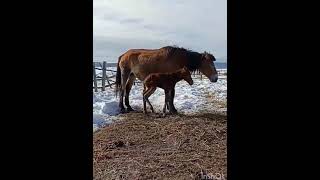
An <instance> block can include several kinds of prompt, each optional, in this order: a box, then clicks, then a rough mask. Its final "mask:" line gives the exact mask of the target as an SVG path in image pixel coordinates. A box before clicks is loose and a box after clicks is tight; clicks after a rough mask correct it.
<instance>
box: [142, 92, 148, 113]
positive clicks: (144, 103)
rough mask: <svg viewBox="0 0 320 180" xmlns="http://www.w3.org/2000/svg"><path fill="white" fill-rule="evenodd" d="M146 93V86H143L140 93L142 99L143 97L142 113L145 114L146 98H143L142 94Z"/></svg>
mask: <svg viewBox="0 0 320 180" xmlns="http://www.w3.org/2000/svg"><path fill="white" fill-rule="evenodd" d="M145 93H146V87H145V86H143V93H142V99H143V113H144V114H147V107H146V100H145V99H144V94H145Z"/></svg>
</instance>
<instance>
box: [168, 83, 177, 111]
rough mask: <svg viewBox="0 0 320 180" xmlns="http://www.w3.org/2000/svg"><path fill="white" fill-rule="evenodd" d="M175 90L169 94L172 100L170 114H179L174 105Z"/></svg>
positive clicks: (170, 100) (170, 101)
mask: <svg viewBox="0 0 320 180" xmlns="http://www.w3.org/2000/svg"><path fill="white" fill-rule="evenodd" d="M174 89H175V88H172V89H171V90H170V92H169V94H170V98H169V105H170V106H169V109H170V113H173V114H176V113H177V110H176V108H175V107H174V105H173V100H174V94H175V90H174Z"/></svg>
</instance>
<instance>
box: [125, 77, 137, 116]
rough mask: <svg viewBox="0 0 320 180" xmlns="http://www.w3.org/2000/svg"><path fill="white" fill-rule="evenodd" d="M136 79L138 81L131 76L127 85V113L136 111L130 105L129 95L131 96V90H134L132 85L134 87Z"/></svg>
mask: <svg viewBox="0 0 320 180" xmlns="http://www.w3.org/2000/svg"><path fill="white" fill-rule="evenodd" d="M135 79H136V77H135V76H134V75H133V74H131V75H130V76H129V79H128V81H127V84H126V91H125V96H124V103H125V105H126V106H127V111H134V110H133V109H132V108H131V106H130V104H129V94H130V90H131V88H132V85H133V83H134V81H135Z"/></svg>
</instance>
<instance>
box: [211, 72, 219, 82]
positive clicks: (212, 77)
mask: <svg viewBox="0 0 320 180" xmlns="http://www.w3.org/2000/svg"><path fill="white" fill-rule="evenodd" d="M210 81H211V82H217V81H218V74H214V75H212V76H211V77H210Z"/></svg>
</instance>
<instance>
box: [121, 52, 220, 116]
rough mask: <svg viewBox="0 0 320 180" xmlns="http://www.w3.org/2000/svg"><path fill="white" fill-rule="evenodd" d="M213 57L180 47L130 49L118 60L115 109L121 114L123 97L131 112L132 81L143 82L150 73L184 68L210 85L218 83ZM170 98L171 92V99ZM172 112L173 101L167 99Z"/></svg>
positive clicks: (173, 109)
mask: <svg viewBox="0 0 320 180" xmlns="http://www.w3.org/2000/svg"><path fill="white" fill-rule="evenodd" d="M213 61H215V58H214V56H213V55H211V54H209V53H206V52H204V53H198V52H193V51H190V50H186V49H184V48H178V47H172V46H166V47H163V48H160V49H151V50H148V49H130V50H128V51H127V52H126V53H124V54H122V55H121V56H120V57H119V60H118V66H117V74H116V95H117V94H118V93H119V92H120V101H119V107H120V109H121V111H122V112H123V111H124V106H123V97H124V98H125V104H126V106H127V110H128V111H131V110H133V109H132V108H131V106H130V105H129V93H130V90H131V87H132V85H133V82H134V80H135V78H138V79H139V80H141V81H143V80H144V79H145V78H146V77H147V76H148V75H149V74H151V73H171V72H175V71H177V70H178V69H181V68H183V67H187V68H188V70H189V71H196V70H198V71H200V72H202V73H203V74H204V75H205V76H206V77H208V78H209V79H210V81H212V82H216V81H217V80H218V74H217V71H216V69H215V66H214V63H213ZM173 97H174V91H172V95H171V98H173ZM169 104H170V106H171V107H172V108H171V109H172V111H176V110H175V108H174V106H173V100H172V99H171V100H170V103H169Z"/></svg>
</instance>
